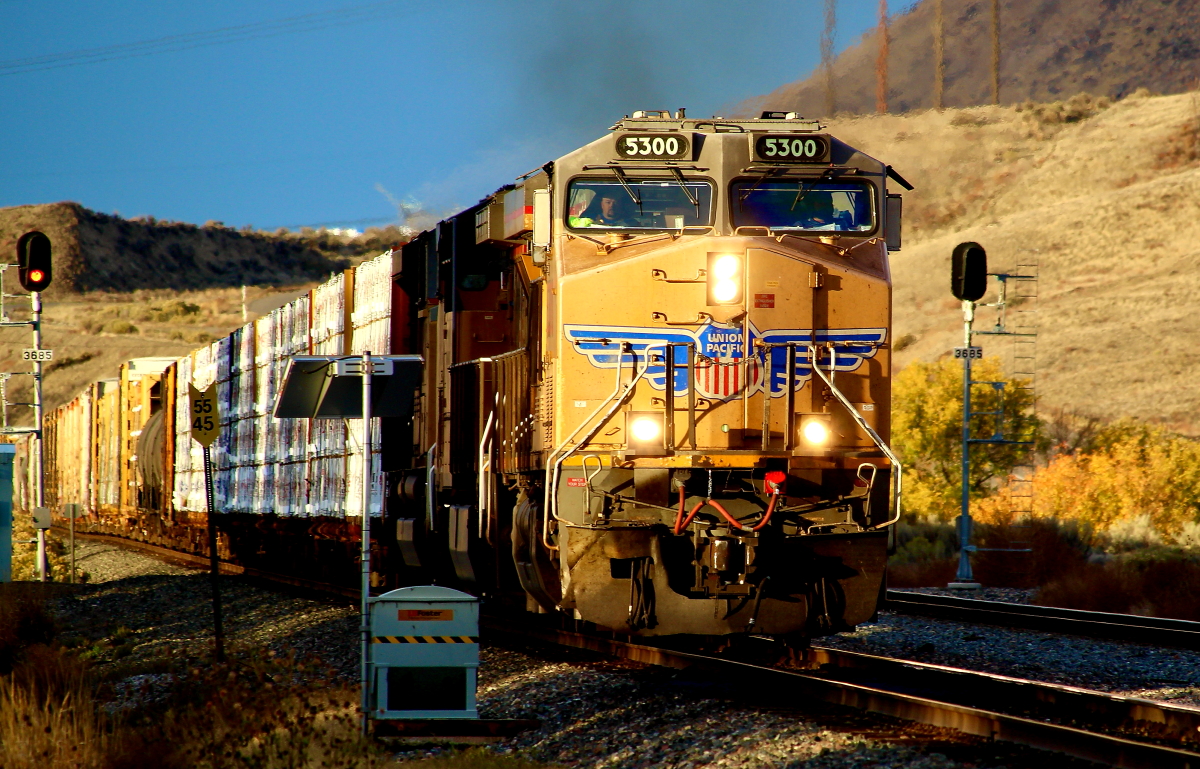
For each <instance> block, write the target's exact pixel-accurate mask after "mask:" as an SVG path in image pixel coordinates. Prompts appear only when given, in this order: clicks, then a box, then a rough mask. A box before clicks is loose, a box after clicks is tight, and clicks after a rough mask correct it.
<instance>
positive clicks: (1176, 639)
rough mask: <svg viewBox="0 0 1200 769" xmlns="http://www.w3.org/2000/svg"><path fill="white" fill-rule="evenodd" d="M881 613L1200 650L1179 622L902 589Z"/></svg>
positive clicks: (1199, 641) (891, 594)
mask: <svg viewBox="0 0 1200 769" xmlns="http://www.w3.org/2000/svg"><path fill="white" fill-rule="evenodd" d="M881 608H884V609H889V610H891V611H896V612H900V613H903V614H919V615H923V616H927V617H937V618H940V619H952V620H959V621H963V622H971V623H984V624H989V625H1000V626H1003V627H1015V628H1024V629H1027V630H1042V631H1045V632H1050V633H1070V634H1073V635H1081V636H1087V637H1089V638H1105V639H1110V640H1114V641H1134V642H1139V643H1148V644H1155V645H1158V646H1171V647H1177V648H1181V649H1200V622H1189V621H1187V620H1181V619H1164V618H1161V617H1139V616H1136V615H1132V614H1111V613H1106V612H1093V611H1082V610H1079V609H1060V608H1057V607H1053V606H1030V605H1027V604H1017V603H1005V602H1003V601H981V600H978V599H974V598H956V597H952V596H941V595H926V594H924V593H910V592H907V591H900V590H889V591H887V594H886V597H885V600H884V605H883V606H882V607H881Z"/></svg>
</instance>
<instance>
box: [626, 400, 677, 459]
mask: <svg viewBox="0 0 1200 769" xmlns="http://www.w3.org/2000/svg"><path fill="white" fill-rule="evenodd" d="M625 434H626V435H628V436H629V438H628V449H629V453H631V454H643V455H647V456H653V455H662V454H665V453H666V452H667V444H666V440H665V438H666V417H665V415H663V414H661V413H658V412H647V411H631V412H629V416H628V417H626V421H625Z"/></svg>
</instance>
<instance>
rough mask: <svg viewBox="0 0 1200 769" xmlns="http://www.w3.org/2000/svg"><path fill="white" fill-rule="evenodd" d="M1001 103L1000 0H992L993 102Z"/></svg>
mask: <svg viewBox="0 0 1200 769" xmlns="http://www.w3.org/2000/svg"><path fill="white" fill-rule="evenodd" d="M999 103H1000V0H992V104H999Z"/></svg>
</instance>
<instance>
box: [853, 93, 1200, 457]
mask: <svg viewBox="0 0 1200 769" xmlns="http://www.w3.org/2000/svg"><path fill="white" fill-rule="evenodd" d="M1084 101H1086V100H1077V102H1076V106H1077V107H1078V106H1079V104H1080V103H1082V102H1084ZM1092 104H1093V106H1092V108H1090V109H1084V110H1083V111H1084V112H1085V113H1089V112H1090V113H1091V117H1087V118H1085V119H1081V120H1077V121H1075V122H1058V120H1057V119H1056V118H1053V117H1050V118H1047V114H1049V115H1062V114H1065V113H1067V112H1069V109H1068V107H1067V106H1066V105H1060V107H1058V108H1056V109H1054V110H1050V111H1049V112H1047V111H1046V110H1044V109H1042V110H1039V109H1035V108H1030V107H1029V106H1028V105H1027V106H1025V107H981V108H974V109H968V110H947V111H945V112H942V113H937V112H934V111H927V112H923V113H917V114H912V115H907V116H890V115H884V116H872V117H860V118H846V119H838V120H835V121H833V122H832V124H831V125H830V131H831V132H832V133H834V134H835V135H837V136H839V137H841V138H843V139H844V140H846V141H847V142H849V143H850V144H852V145H854V146H857V147H859V148H861V149H863V150H864V151H866V152H867V153H869V154H871V155H873V156H875V157H878V158H883V159H885V160H886V161H887V162H889V163H891V164H892V165H894V166H895V167H896V168H897V169H898V170H899V171H900V172H901V173H902V174H904V175H905V176H906V177H907V178H908V179H910V180H911V181H912V182H913V183H914V184H915V185H916V187H917V189H916V191H914V192H911V193H907V194H906V195H905V227H906V236H907V241H906V245H905V248H904V250H903V251H901V252H900V253H897V254H894V255H893V263H892V264H893V273H894V280H895V318H894V320H895V338H896V339H903V338H906V344H905V346H904V349H903V350H902V351H901V352H900V353H899V354H898V355H897V358H896V364H897V367H903V366H904V365H905V364H907V363H908V362H909V361H911V360H914V359H924V360H929V359H933V358H936V357H938V356H941V355H944V354H946V353H947V351H948V350H950V348H952V347H953V346H954V345H956V344H961V338H962V331H961V323H962V314H961V311H960V310H959V308H958V303H957V302H956V301H955V300H954V299H953V297H951V295H950V291H949V271H950V267H949V264H950V251H951V249H952V248H953V247H954V245H955V244H956V243H959V242H961V241H964V240H974V241H978V242H979V243H981V244H983V245H984V247H985V248H987V250H988V254H989V263H990V267H991V269H992V270H993V271H997V270H1000V269H1011V268H1013V267H1014V266H1015V264H1016V263H1017V262H1018V261H1019V260H1021V259H1022V258H1027V257H1029V256H1030V255H1031V254H1032V252H1036V256H1037V258H1038V260H1039V263H1040V274H1041V279H1040V281H1039V294H1040V296H1039V300H1038V309H1039V313H1038V315H1039V329H1038V332H1039V337H1038V382H1037V385H1038V394H1039V398H1040V408H1041V410H1042V411H1044V412H1050V411H1054V410H1057V409H1059V408H1067V409H1072V410H1076V411H1079V412H1081V413H1084V414H1091V415H1096V416H1101V417H1119V416H1123V415H1129V416H1134V417H1138V418H1141V419H1146V420H1151V421H1157V422H1161V423H1163V424H1164V425H1166V426H1167V427H1170V428H1173V429H1177V430H1180V431H1183V432H1185V433H1188V434H1192V435H1195V434H1197V433H1200V417H1198V416H1197V415H1198V414H1200V389H1198V388H1196V387H1195V386H1194V382H1193V377H1194V375H1195V371H1196V370H1197V366H1198V365H1200V325H1198V324H1197V323H1196V322H1195V316H1196V313H1197V311H1198V310H1200V272H1198V271H1197V270H1196V269H1195V267H1196V264H1197V261H1198V257H1200V246H1198V245H1197V244H1198V243H1200V162H1197V159H1196V154H1195V152H1196V147H1197V145H1196V129H1195V126H1196V125H1197V121H1198V118H1200V95H1197V94H1190V93H1189V94H1181V95H1176V96H1162V97H1151V96H1145V95H1140V94H1139V95H1135V96H1132V97H1130V98H1127V99H1124V100H1122V101H1119V102H1117V103H1115V104H1112V105H1111V106H1108V107H1099V106H1098V105H1096V104H1095V103H1094V102H1093V103H1092ZM993 298H994V297H992V296H989V297H986V298H985V300H984V301H991V300H992V299H993ZM992 317H993V316H992V315H990V314H989V312H988V311H987V310H981V311H980V318H981V319H982V320H981V321H980V323H981V324H986V325H990V324H991V322H992ZM982 343H983V345H984V347H985V352H987V353H989V354H992V353H997V354H1002V353H1003V352H1004V351H1005V349H1007V348H1006V344H1007V343H1006V342H1003V341H1001V340H989V339H988V338H986V337H984V338H982Z"/></svg>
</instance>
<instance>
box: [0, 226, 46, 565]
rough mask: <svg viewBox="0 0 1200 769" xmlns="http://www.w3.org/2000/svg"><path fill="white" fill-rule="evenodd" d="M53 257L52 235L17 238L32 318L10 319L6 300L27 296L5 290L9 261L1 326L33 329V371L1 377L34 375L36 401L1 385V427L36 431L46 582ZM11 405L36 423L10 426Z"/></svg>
mask: <svg viewBox="0 0 1200 769" xmlns="http://www.w3.org/2000/svg"><path fill="white" fill-rule="evenodd" d="M52 256H53V254H52V248H51V244H50V238H48V237H46V236H45V235H44V234H42V233H40V232H38V231H36V230H33V231H31V232H27V233H25V234H24V235H22V236H21V237H20V239H19V240H18V241H17V263H16V266H17V279H18V281H19V282H20V283H21V287H22V288H24V289H25V290H26V291H28V292H29V299H30V304H31V308H32V312H31V313H30V319H29V320H25V321H12V320H9V317H8V312H7V311H6V310H5V307H4V300H5V299H18V298H23V295H22V294H8V293H5V291H4V271H5V270H7V269H8V268H9V267H12V266H13V265H12V264H11V263H9V264H5V265H3V266H0V328H6V327H9V328H11V327H24V326H29V327H30V328H31V329H32V331H33V347H31V348H26V349H24V350H22V351H21V358H22V360H25V361H28V362H30V363H31V364H32V367H33V371H32V372H23V371H10V372H3V373H0V377H3V379H4V380H7V379H8V378H9V377H10V376H13V375H14V374H17V375H19V374H25V373H31V374H32V376H33V403H14V404H9V402H8V397H7V392H6V390H5V388H3V387H0V408H2V409H3V417H4V418H3V427H0V435H16V434H23V433H33V434H34V435H35V437H36V438H37V440H36V441H35V442H34V457H33V461H34V475H35V478H36V481H37V482H36V484H35V486H34V488H35V489H36V496H35V498H34V508H35V509H34V525H35V526H36V527H37V545H38V555H37V565H38V579H39V580H40V581H42V582H45V581H46V529H47V528H49V525H50V515H49V512H50V511H49V510H47V509H46V508H45V504H46V475H45V449H44V447H43V444H42V427H43V416H44V409H43V407H42V364H43V363H45V362H47V361H49V360H52V359H53V357H54V354H53V352H52V351H50V350H43V349H42V292H43V291H45V290H46V289H47V288H49V287H50V281H51V279H52V278H53V271H52V262H53V259H52ZM9 405H14V406H32V407H33V413H34V426H33V427H10V426H9V424H8V407H9Z"/></svg>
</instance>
